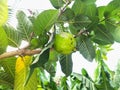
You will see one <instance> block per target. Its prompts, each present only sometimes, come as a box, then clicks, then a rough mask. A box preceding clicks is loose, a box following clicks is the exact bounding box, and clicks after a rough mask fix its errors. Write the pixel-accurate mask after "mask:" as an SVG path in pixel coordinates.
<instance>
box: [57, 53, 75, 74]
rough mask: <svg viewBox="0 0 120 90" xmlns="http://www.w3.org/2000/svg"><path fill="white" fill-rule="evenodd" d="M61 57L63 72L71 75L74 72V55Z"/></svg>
mask: <svg viewBox="0 0 120 90" xmlns="http://www.w3.org/2000/svg"><path fill="white" fill-rule="evenodd" d="M59 59H60V65H61V69H62V72H63V73H64V74H65V75H66V76H69V75H70V74H71V73H72V66H73V63H72V56H71V54H70V55H61V56H60V57H59Z"/></svg>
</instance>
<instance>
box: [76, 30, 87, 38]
mask: <svg viewBox="0 0 120 90" xmlns="http://www.w3.org/2000/svg"><path fill="white" fill-rule="evenodd" d="M86 32H87V30H84V29H81V30H80V31H79V32H78V33H77V34H76V35H75V36H74V38H76V37H78V36H80V35H82V34H83V33H86Z"/></svg>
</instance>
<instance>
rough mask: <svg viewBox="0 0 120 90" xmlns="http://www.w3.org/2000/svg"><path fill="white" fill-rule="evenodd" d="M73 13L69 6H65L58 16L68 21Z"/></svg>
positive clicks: (72, 16) (61, 19)
mask: <svg viewBox="0 0 120 90" xmlns="http://www.w3.org/2000/svg"><path fill="white" fill-rule="evenodd" d="M74 16H75V14H74V12H73V11H72V9H70V8H66V9H65V11H64V12H63V13H62V14H61V16H60V21H70V20H72V19H73V18H74Z"/></svg>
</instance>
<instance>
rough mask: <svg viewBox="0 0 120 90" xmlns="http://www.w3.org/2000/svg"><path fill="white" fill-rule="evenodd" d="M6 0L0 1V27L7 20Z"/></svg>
mask: <svg viewBox="0 0 120 90" xmlns="http://www.w3.org/2000/svg"><path fill="white" fill-rule="evenodd" d="M7 1H8V0H0V26H2V25H3V24H4V23H5V22H6V21H7V18H8V5H7V3H8V2H7Z"/></svg>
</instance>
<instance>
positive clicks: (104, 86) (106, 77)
mask: <svg viewBox="0 0 120 90" xmlns="http://www.w3.org/2000/svg"><path fill="white" fill-rule="evenodd" d="M96 70H97V72H98V75H97V81H96V87H97V88H98V90H114V88H113V87H112V85H111V83H110V82H111V78H110V70H109V68H108V67H107V65H106V64H105V63H104V62H103V61H102V62H100V63H99V64H98V66H97V69H96Z"/></svg>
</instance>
